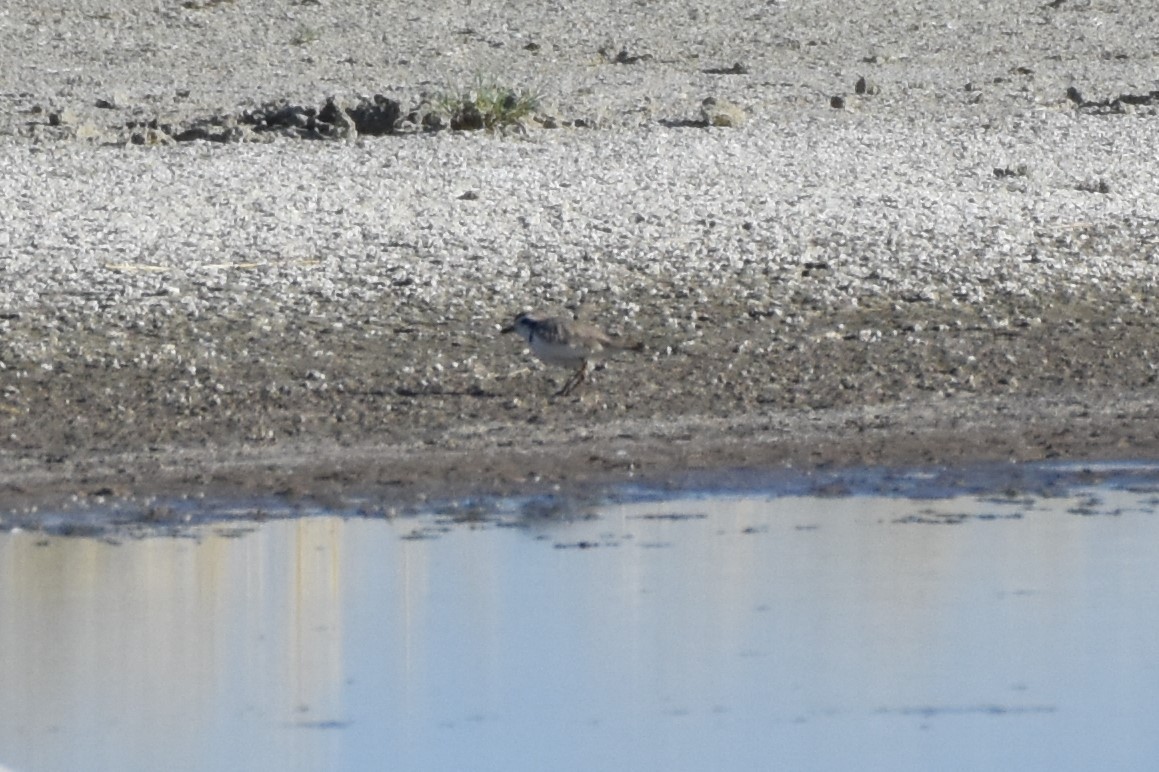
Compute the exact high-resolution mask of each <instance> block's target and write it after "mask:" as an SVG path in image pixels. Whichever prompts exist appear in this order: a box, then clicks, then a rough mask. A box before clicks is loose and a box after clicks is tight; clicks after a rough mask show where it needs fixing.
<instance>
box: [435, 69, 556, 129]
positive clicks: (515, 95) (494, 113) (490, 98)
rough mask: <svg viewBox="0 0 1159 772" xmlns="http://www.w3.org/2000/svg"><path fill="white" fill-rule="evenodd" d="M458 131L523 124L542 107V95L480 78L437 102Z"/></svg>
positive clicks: (439, 109) (453, 127) (449, 122)
mask: <svg viewBox="0 0 1159 772" xmlns="http://www.w3.org/2000/svg"><path fill="white" fill-rule="evenodd" d="M437 107H438V111H439V112H440V113H441V114H442V115H443V116H445V118H446V120H447V122H448V124H450V127H451V128H452V129H453V130H455V131H479V130H480V129H486V130H488V131H494V130H495V129H501V128H505V127H510V126H522V125H523V120H524V119H525V118H529V117H531V116H532V115H534V114H535V111H536V110H538V109H539V96H538V95H537V94H535V93H533V92H531V91H528V90H526V89H521V88H509V87H506V86H500V85H498V84H496V83H484V82H482V81H480V82H479V83H477V84H476V85H475V87H474V88H471V89H468V90H466V91H462V92H460V93H458V94H452V95H448V96H445V97H443V98H442V99H440V100H439V101H438V103H437Z"/></svg>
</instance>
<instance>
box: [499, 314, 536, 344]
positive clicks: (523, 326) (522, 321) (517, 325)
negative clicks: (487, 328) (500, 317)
mask: <svg viewBox="0 0 1159 772" xmlns="http://www.w3.org/2000/svg"><path fill="white" fill-rule="evenodd" d="M535 322H536V319H535V317H534V316H532V315H531V314H529V313H522V314H519V315H518V316H516V317H515V320H514V321H513V322H511V324H509V325H507V326H506V327H504V328H503V329H502V330H500V332H501V333H504V334H506V333H509V332H514V333H518V334H519V337H521V338H524V339H526V340H531V330H532V328H533V327H534V326H535Z"/></svg>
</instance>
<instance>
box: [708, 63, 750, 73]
mask: <svg viewBox="0 0 1159 772" xmlns="http://www.w3.org/2000/svg"><path fill="white" fill-rule="evenodd" d="M701 72H703V73H704V74H705V75H748V74H749V68H748V67H746V66H744V65H743V64H741V63H740V62H734V63H733V65H732V66H731V67H709V68H708V69H705V70H701Z"/></svg>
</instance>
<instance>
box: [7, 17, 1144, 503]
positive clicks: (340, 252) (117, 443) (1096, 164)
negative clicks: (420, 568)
mask: <svg viewBox="0 0 1159 772" xmlns="http://www.w3.org/2000/svg"><path fill="white" fill-rule="evenodd" d="M429 5H430V11H429V12H423V13H421V14H420V13H418V12H416V11H413V10H410V7H409V6H408V5H407V4H402V3H392V2H384V3H378V4H375V5H374V7H373V8H371V9H368V8H366V7H365V6H364V5H363V4H355V3H343V2H336V1H333V2H327V1H326V0H322V1H321V2H308V1H303V2H295V3H290V2H274V1H273V0H255V1H253V2H250V1H249V0H190V2H185V3H180V2H176V1H174V2H165V3H158V2H155V1H150V2H144V0H122V1H121V2H119V3H113V4H110V3H107V2H100V3H97V2H83V1H79V2H78V1H77V0H67V2H66V0H58V1H57V2H55V3H54V2H48V3H43V2H38V3H32V2H18V3H10V4H8V5H6V6H5V7H4V8H2V9H0V51H2V52H3V53H2V54H0V56H2V57H3V60H4V61H3V67H0V164H2V166H3V169H4V171H5V175H4V176H5V184H4V185H3V186H2V187H0V271H2V272H3V283H2V284H0V501H3V502H6V503H7V508H8V509H10V510H12V509H27V508H28V507H31V506H57V505H59V503H60V502H61V501H66V500H67V501H72V502H79V503H81V504H83V503H84V502H86V501H89V500H95V499H100V500H106V499H107V498H108V497H109V495H120V496H128V497H134V496H136V497H140V496H147V495H149V494H152V493H158V492H198V491H206V490H208V491H213V492H228V491H233V490H249V491H254V492H282V493H290V494H296V495H302V496H322V495H325V496H332V495H339V494H341V493H343V492H347V491H354V490H358V491H363V492H365V491H369V492H371V493H374V494H375V495H381V496H384V497H389V498H397V499H400V500H401V499H413V498H415V497H420V496H427V495H458V494H466V493H470V492H480V491H486V492H496V491H499V492H512V491H522V490H528V489H536V488H543V487H550V486H555V485H564V486H567V485H575V486H584V485H590V484H591V483H605V482H616V481H622V480H625V479H645V480H651V481H678V480H680V479H682V478H683V476H684V475H685V474H686V473H687V472H688V471H689V470H716V472H715V473H716V474H718V475H720V474H723V472H722V471H721V470H724V469H738V468H749V469H761V468H770V467H774V466H776V467H780V466H784V465H792V466H794V467H801V468H806V469H807V468H812V467H815V466H817V465H821V464H834V463H836V464H855V463H874V464H909V463H951V462H963V461H971V460H997V459H1015V460H1020V459H1038V458H1112V457H1113V458H1143V457H1154V456H1155V455H1156V454H1157V453H1159V410H1156V408H1155V407H1154V406H1153V404H1152V400H1151V396H1150V395H1151V394H1152V392H1153V389H1154V381H1155V378H1156V370H1155V367H1156V364H1155V363H1156V362H1157V361H1159V337H1157V332H1159V326H1157V325H1159V322H1157V319H1156V315H1155V308H1156V304H1155V301H1154V290H1153V288H1154V286H1155V281H1156V276H1157V274H1159V260H1157V257H1159V252H1157V249H1159V247H1157V245H1159V230H1157V228H1156V224H1157V220H1159V199H1157V197H1156V191H1157V190H1159V160H1157V159H1156V155H1155V152H1154V148H1155V147H1159V92H1157V91H1155V90H1156V89H1159V81H1157V80H1156V79H1155V75H1154V72H1155V59H1156V56H1157V55H1159V54H1157V52H1159V48H1156V39H1157V38H1156V34H1157V33H1159V9H1155V8H1150V7H1143V8H1141V9H1140V8H1120V7H1118V4H1110V3H1102V2H1095V1H1088V2H1078V1H1077V0H1060V1H1059V2H1056V3H1052V4H1038V3H1025V4H1021V5H1015V4H1010V3H979V4H976V5H975V6H971V7H965V6H964V4H961V3H934V4H929V5H930V6H931V7H928V8H924V9H923V10H922V11H921V12H920V13H919V12H918V11H916V10H915V9H914V8H913V7H912V4H903V3H888V2H868V3H861V4H858V7H857V8H856V9H849V8H845V7H844V5H845V4H839V3H802V4H791V3H726V4H719V3H715V4H711V5H707V4H703V5H702V4H698V3H679V2H648V3H636V4H631V5H630V6H627V5H626V4H622V3H615V4H611V3H609V4H605V5H601V4H599V3H584V4H581V5H582V8H564V7H558V8H550V9H548V8H539V7H536V8H531V7H530V6H529V7H528V8H527V9H520V8H512V7H510V6H509V5H507V4H499V3H494V4H492V3H455V2H447V3H442V4H438V3H436V4H429ZM1141 5H1142V6H1148V4H1141ZM621 6H623V7H621ZM860 79H864V81H863V82H862V83H861V85H860V86H859V85H858V82H859V80H860ZM479 83H482V84H485V85H486V84H492V85H497V86H501V87H503V88H512V89H530V90H531V91H533V92H535V93H537V94H538V95H539V97H540V99H539V102H540V107H539V110H538V112H537V114H536V115H535V116H534V117H533V118H529V119H526V120H524V121H523V122H522V124H521V125H519V126H512V127H508V128H506V129H503V130H496V131H475V132H471V131H452V130H450V129H446V128H444V129H443V130H438V131H433V130H424V129H423V128H422V125H421V124H422V119H423V116H424V115H425V114H427V113H428V112H430V111H431V110H433V106H435V105H438V104H440V103H442V102H443V101H445V97H446V96H447V95H453V94H459V93H461V92H462V91H463V90H465V89H468V88H470V87H471V86H472V84H479ZM1068 89H1070V92H1069V94H1068ZM859 91H860V92H863V93H858V92H859ZM375 94H380V95H382V97H383V99H381V100H380V103H382V104H385V103H386V101H387V100H390V102H391V103H392V104H397V105H398V106H399V107H400V110H401V113H400V115H401V117H400V120H399V122H398V124H397V130H396V131H394V132H392V133H389V134H386V135H384V136H368V135H367V133H366V132H365V131H363V132H362V133H361V134H359V132H358V131H357V130H351V129H349V128H348V127H346V128H342V127H338V128H339V129H341V130H338V129H335V130H333V131H330V129H331V128H332V127H330V126H327V125H323V126H322V127H321V128H322V129H325V131H318V130H315V128H314V125H313V124H310V126H305V124H303V126H297V127H293V126H291V127H289V128H287V127H280V128H279V130H276V131H260V129H261V128H262V127H260V126H256V124H253V123H252V120H253V116H254V115H255V114H268V112H269V110H268V109H266V108H263V107H262V106H263V105H268V104H270V103H283V102H284V103H288V104H290V105H296V106H299V107H301V108H303V109H301V110H298V111H297V112H296V113H295V114H296V115H300V116H306V117H305V118H303V120H307V119H308V118H309V117H310V116H311V115H313V113H311V112H310V110H309V109H306V108H314V109H315V112H316V109H317V108H321V107H322V106H323V105H324V104H325V102H326V100H327V99H328V98H330V97H334V98H336V100H337V103H338V104H340V105H353V104H355V103H357V102H358V101H359V100H364V101H363V104H368V103H369V102H367V101H365V100H368V99H370V98H371V97H373V95H375ZM708 97H711V98H713V99H714V100H716V103H717V107H714V108H711V110H710V111H709V113H707V114H706V113H705V108H704V107H703V105H702V101H703V100H704V99H705V98H708ZM835 105H836V106H835ZM263 110H265V112H264V113H263V112H262V111H263ZM712 111H721V112H723V113H724V114H725V115H726V116H727V120H726V121H721V122H724V123H730V124H733V125H727V126H711V125H707V124H708V123H710V122H713V117H714V113H713V112H712ZM292 112H293V111H292ZM706 119H707V120H706ZM247 121H251V123H247ZM206 126H209V127H212V131H215V132H219V133H220V134H219V135H217V136H214V137H213V138H214V139H223V140H230V141H206V140H204V139H202V140H197V141H178V139H177V138H178V137H180V136H183V134H182V132H185V131H188V130H190V129H191V128H196V127H206ZM239 126H243V127H244V130H242V129H239V128H238V127H239ZM549 127H555V128H549ZM198 130H199V131H200V130H201V129H198ZM222 132H224V133H222ZM303 137H321V138H316V139H304V138H303ZM233 140H243V141H233ZM529 308H539V309H544V310H548V311H553V312H557V313H563V314H570V315H575V316H578V317H579V318H582V319H584V320H588V321H592V322H596V323H598V324H600V325H602V326H604V327H606V328H607V329H609V330H611V331H613V332H616V333H620V334H623V335H625V336H627V337H629V338H631V339H633V340H639V341H642V342H644V343H645V345H646V350H645V351H644V352H643V353H639V354H631V353H624V354H621V355H619V356H617V357H616V358H615V359H613V360H612V361H610V362H608V363H607V364H606V367H604V368H603V369H599V370H598V371H597V372H596V373H595V374H594V377H593V379H592V382H591V383H589V384H587V385H586V386H585V387H584V388H582V389H581V390H580V391H579V392H578V394H577V395H575V396H573V397H569V398H558V399H556V398H552V397H550V395H551V394H552V392H553V391H554V390H555V387H557V386H558V385H559V384H560V383H562V380H563V378H564V377H565V375H566V374H565V373H562V372H560V371H549V370H546V369H544V368H542V367H540V366H539V364H538V363H537V362H535V361H534V360H532V359H531V358H530V357H529V355H528V354H527V352H526V351H523V350H522V349H521V347H520V346H519V345H518V342H517V341H515V340H512V339H510V338H501V337H500V336H498V335H497V331H498V328H499V326H500V325H502V324H504V323H506V322H508V321H510V319H511V317H512V316H513V315H514V314H515V313H516V312H517V311H520V310H524V309H529Z"/></svg>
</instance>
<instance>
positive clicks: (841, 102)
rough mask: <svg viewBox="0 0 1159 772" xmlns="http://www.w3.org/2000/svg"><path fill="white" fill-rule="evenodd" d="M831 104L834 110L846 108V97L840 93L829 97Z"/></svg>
mask: <svg viewBox="0 0 1159 772" xmlns="http://www.w3.org/2000/svg"><path fill="white" fill-rule="evenodd" d="M829 106H830V107H832V108H833V109H834V110H844V109H845V97H843V96H841V95H840V94H838V95H837V96H831V97H829Z"/></svg>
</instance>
